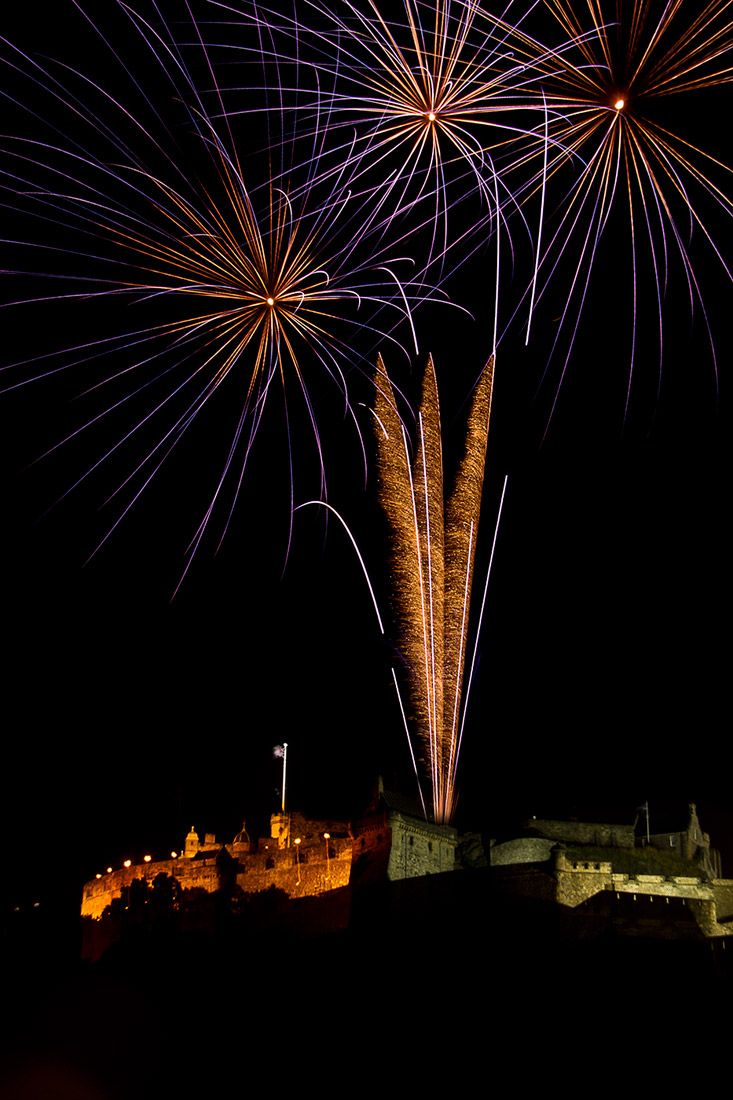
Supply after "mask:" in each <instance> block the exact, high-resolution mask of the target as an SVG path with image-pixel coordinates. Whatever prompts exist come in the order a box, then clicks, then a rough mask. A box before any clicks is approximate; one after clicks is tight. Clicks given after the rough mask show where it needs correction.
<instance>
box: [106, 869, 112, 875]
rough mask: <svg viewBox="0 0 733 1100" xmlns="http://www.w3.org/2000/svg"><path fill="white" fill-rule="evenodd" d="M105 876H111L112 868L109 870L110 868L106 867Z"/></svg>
mask: <svg viewBox="0 0 733 1100" xmlns="http://www.w3.org/2000/svg"><path fill="white" fill-rule="evenodd" d="M107 874H108V875H111V874H112V868H111V867H108V868H107Z"/></svg>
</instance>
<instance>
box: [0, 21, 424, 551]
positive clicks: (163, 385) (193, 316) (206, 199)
mask: <svg viewBox="0 0 733 1100" xmlns="http://www.w3.org/2000/svg"><path fill="white" fill-rule="evenodd" d="M123 9H124V11H125V12H126V13H127V16H128V19H129V26H128V28H127V30H128V33H129V32H130V30H132V31H133V32H134V34H135V35H136V39H135V41H136V44H137V49H138V50H139V51H142V53H143V55H145V56H147V58H148V60H149V61H151V62H152V70H153V72H152V77H153V80H152V83H153V87H152V91H151V93H150V95H149V96H148V95H147V94H144V93H143V91H142V89H141V85H140V78H139V77H138V76H137V75H135V76H134V77H133V75H132V70H131V68H128V67H126V65H125V64H123V62H122V61H121V59H120V57H119V55H118V53H117V52H115V51H114V50H113V49H112V47H111V46H109V45H108V44H107V40H106V39H105V38H103V37H102V35H101V32H99V31H98V29H97V28H96V27H95V26H94V25H93V24H91V23H90V24H89V27H88V28H87V30H88V33H90V34H92V37H93V40H94V39H96V43H97V45H98V47H99V48H100V49H102V50H104V51H105V59H106V60H107V62H108V67H109V65H111V64H112V63H114V65H115V71H114V77H115V88H116V91H115V94H114V95H113V94H112V93H108V92H107V91H105V89H104V86H103V85H102V84H101V83H100V82H99V80H98V79H97V78H96V77H94V76H90V75H86V74H81V73H79V72H77V71H76V70H75V69H73V68H72V67H71V66H70V65H66V64H62V63H58V64H53V63H50V62H45V68H44V69H41V68H40V66H38V65H37V64H36V63H35V61H34V60H33V59H32V58H31V57H30V56H29V55H28V54H24V53H23V52H22V51H21V50H20V49H19V48H14V47H7V49H6V55H5V57H4V63H5V64H4V69H5V73H6V76H7V77H8V78H10V79H9V82H10V81H12V84H13V87H14V89H15V90H14V92H13V94H12V95H10V93H6V100H7V101H8V102H10V103H11V104H12V105H13V109H14V113H15V114H16V115H17V117H19V118H20V125H19V127H18V133H17V135H15V136H12V137H7V138H6V139H5V141H4V150H3V152H4V163H5V166H4V170H3V185H4V188H5V195H6V199H5V204H6V206H8V207H11V208H13V209H14V210H16V211H18V212H19V213H20V214H21V215H22V216H23V217H24V218H25V219H26V222H27V223H28V224H29V225H30V227H31V230H30V231H31V233H34V234H35V235H34V236H33V235H31V236H29V237H28V238H26V239H24V240H23V241H19V242H13V243H14V244H16V245H20V246H21V247H30V248H33V249H35V250H36V252H37V251H38V250H39V249H41V250H45V255H46V256H47V257H48V258H49V260H48V263H49V267H48V270H47V271H43V270H41V271H40V272H38V271H37V272H35V273H29V272H27V271H25V272H24V271H21V270H20V269H18V270H15V271H12V272H10V274H12V275H14V276H15V277H16V279H17V278H20V277H22V276H24V275H29V274H35V276H36V277H38V276H51V277H53V279H54V282H55V285H58V284H59V283H61V284H63V283H66V284H71V287H70V289H68V290H67V289H66V288H64V289H62V290H59V291H58V292H57V293H56V294H52V295H49V294H48V293H46V294H44V295H40V294H31V295H29V296H28V298H27V299H23V300H21V301H17V302H15V303H13V305H15V306H16V307H17V308H18V309H19V310H23V309H28V308H30V307H36V311H38V309H40V308H41V307H42V306H43V304H44V303H46V304H49V303H50V304H54V303H55V304H56V305H58V304H59V303H63V304H64V305H66V306H68V307H69V310H71V309H72V308H73V309H75V310H77V311H78V319H77V320H76V321H75V325H76V326H77V327H78V328H80V329H84V330H86V329H87V326H88V325H89V323H90V312H89V311H90V307H91V309H92V311H93V312H94V317H93V319H92V323H94V322H96V321H98V320H99V319H100V318H102V319H103V323H104V324H105V325H108V324H109V325H112V324H119V314H120V307H121V306H123V305H124V306H126V307H128V308H127V309H126V310H125V314H126V317H125V320H126V321H127V318H128V317H129V316H130V313H131V312H133V313H134V312H135V310H137V312H138V315H139V316H141V317H142V318H143V322H142V323H139V327H137V326H136V327H133V328H130V327H128V328H118V329H117V330H116V331H115V332H114V334H113V335H102V336H100V337H99V339H91V338H90V339H87V340H86V341H85V342H83V343H76V344H73V345H68V346H63V347H61V348H59V349H52V351H51V352H49V353H48V354H47V355H46V357H45V358H44V359H43V360H41V361H40V363H39V365H38V367H37V368H36V370H29V369H28V361H27V360H25V361H24V362H23V363H21V364H18V365H16V367H15V368H13V367H9V368H6V370H5V376H6V378H8V379H9V381H8V382H7V386H8V388H9V387H10V386H13V385H18V384H25V383H27V382H28V381H29V380H30V378H31V377H33V378H34V379H36V378H39V377H41V378H43V377H48V376H49V375H50V374H53V373H55V372H57V371H59V370H62V369H67V368H68V369H71V368H72V367H74V368H76V369H77V370H79V369H81V370H86V371H88V372H90V374H91V372H94V377H93V378H91V379H90V380H89V381H86V380H85V383H84V389H85V391H87V392H93V393H94V394H95V395H98V394H99V393H101V392H103V389H104V384H107V385H108V386H109V387H110V389H112V390H113V391H114V393H115V397H114V399H112V400H110V401H108V402H107V403H106V404H104V403H102V405H101V406H99V405H97V406H96V407H95V411H94V414H93V415H92V416H90V417H89V419H87V420H86V421H84V422H82V424H81V425H80V426H79V427H77V428H76V429H75V431H74V432H73V435H78V434H79V432H82V431H84V430H85V429H89V428H91V427H92V425H99V424H100V422H104V423H107V422H109V423H110V424H112V423H115V424H116V423H117V422H118V418H119V417H120V415H123V416H126V417H127V421H126V424H125V427H124V429H122V430H119V435H118V437H117V438H116V439H114V438H113V439H112V441H111V442H108V444H107V447H106V450H105V453H104V455H103V457H102V458H101V459H100V460H99V461H98V462H96V463H94V465H93V466H92V467H91V468H90V470H88V473H89V472H91V471H92V470H94V469H95V468H97V467H98V466H99V465H100V464H101V463H103V462H105V461H106V460H109V459H110V458H111V456H112V455H113V454H118V453H120V454H121V453H123V452H124V453H128V454H129V453H132V455H133V457H132V460H131V462H132V470H131V472H130V473H129V474H128V475H127V476H126V477H125V478H124V480H123V482H122V484H121V485H120V486H119V487H118V488H117V489H116V491H115V493H114V494H113V496H115V497H116V498H117V499H121V498H122V497H123V494H126V498H125V499H124V502H123V504H122V507H121V509H120V513H119V516H118V518H117V520H116V521H114V522H113V523H112V525H111V528H110V531H111V530H113V529H114V527H115V526H116V525H117V523H118V522H119V520H120V519H121V518H122V516H123V515H124V514H125V513H126V512H127V511H128V510H129V508H130V507H131V506H132V504H133V503H134V501H135V500H136V499H137V498H138V496H139V494H140V493H141V492H142V490H143V489H144V488H145V486H146V485H147V484H148V483H149V481H150V479H151V478H152V476H153V475H154V474H155V472H156V471H157V470H158V469H159V467H160V465H161V464H162V462H163V461H164V460H165V459H166V457H167V456H168V455H169V454H170V453H171V451H172V450H173V449H174V448H176V447H177V446H178V444H179V443H180V441H181V440H182V439H183V438H184V437H185V436H186V435H187V434H188V433H190V431H191V427H192V425H193V424H194V423H195V422H197V421H198V419H199V417H200V414H201V413H202V411H203V410H204V409H205V408H207V407H209V406H210V405H211V404H212V403H213V399H214V398H215V397H217V398H219V397H221V395H222V394H225V395H226V397H225V398H224V400H225V401H226V402H227V407H228V408H232V407H233V408H235V409H236V410H238V411H237V412H236V413H235V416H234V418H233V428H232V435H231V438H230V441H229V442H228V443H227V444H226V446H225V447H224V448H222V452H221V453H222V459H223V466H222V468H220V472H219V473H218V474H217V475H216V476H215V483H214V490H213V493H212V494H211V498H210V502H209V504H208V506H207V508H206V511H205V514H204V517H203V519H202V521H201V524H200V526H199V529H198V531H197V533H196V536H195V538H194V540H193V542H192V544H191V548H190V549H191V551H192V552H193V551H195V549H196V547H197V546H198V545H199V544H200V541H201V539H202V537H203V535H204V532H205V531H206V529H207V526H208V524H209V522H210V520H211V516H212V513H213V511H214V508H215V507H223V513H222V514H223V516H224V517H226V516H227V515H229V516H231V508H232V507H233V502H234V500H236V496H237V493H238V491H239V487H240V486H241V483H242V479H243V476H244V472H245V467H246V464H247V462H248V458H249V455H250V453H251V450H252V446H253V443H254V439H255V435H256V433H257V430H258V427H259V425H260V423H261V420H262V417H263V412H264V409H265V405H266V403H267V402H268V399H269V395H270V394H271V392H272V391H273V390H274V389H275V388H277V387H279V388H281V390H282V393H283V406H284V409H285V415H286V423H287V425H288V440H289V439H290V435H291V432H290V417H291V415H292V413H291V412H290V405H289V404H288V400H287V391H288V389H289V388H291V387H292V386H295V388H296V390H297V392H298V393H299V394H300V396H301V398H302V402H303V407H304V410H305V415H306V420H307V421H308V422H309V423H310V426H311V429H312V433H313V437H314V439H315V441H316V447H317V453H318V457H319V462H320V490H321V492H322V493H323V492H325V474H324V469H323V460H322V457H321V448H320V440H319V428H318V422H317V418H316V413H315V410H314V406H313V402H312V399H311V396H310V390H309V380H308V372H309V371H311V372H312V371H315V370H317V369H320V370H321V371H322V372H325V374H326V375H327V376H330V378H331V379H332V380H333V381H334V382H335V383H336V385H337V386H338V387H339V389H340V390H341V392H342V395H343V402H344V408H345V409H346V411H347V412H348V413H350V412H351V400H350V395H349V388H348V385H347V374H348V372H349V371H351V370H353V368H354V367H355V366H356V367H358V366H359V363H360V354H359V353H358V352H356V351H355V350H354V343H355V340H354V332H356V331H358V332H359V333H361V335H362V337H363V338H364V342H365V345H366V350H367V352H368V351H369V345H370V344H372V343H374V342H376V341H377V340H378V339H381V338H382V336H383V332H384V329H385V328H388V329H390V328H393V327H394V325H395V324H396V323H398V322H399V319H400V317H405V315H406V314H409V310H410V295H411V294H412V291H411V288H410V286H409V285H406V284H404V283H403V281H402V280H401V278H400V277H399V272H398V271H397V270H395V264H394V263H392V262H391V260H393V259H394V253H393V252H392V254H390V252H389V246H387V245H385V246H384V247H383V248H381V249H378V248H374V247H370V246H368V244H364V233H363V232H362V224H361V223H360V222H359V219H358V216H357V217H356V218H355V215H354V211H353V206H352V205H350V204H349V196H348V190H347V189H346V184H347V183H348V179H347V178H346V177H343V178H342V179H339V180H330V181H324V180H323V179H321V180H320V185H319V184H318V183H317V182H316V181H315V180H314V178H313V177H314V170H313V163H312V160H311V162H309V163H308V164H305V165H299V164H295V165H294V166H293V169H292V176H288V177H285V176H284V175H283V173H282V171H281V168H280V166H278V169H277V170H274V169H273V168H272V165H271V164H268V162H267V161H266V162H265V171H264V172H263V171H262V167H263V166H262V164H261V163H260V162H259V161H257V160H255V161H254V162H252V161H251V158H250V161H248V162H247V163H246V164H245V162H244V161H243V159H242V155H241V153H240V146H241V147H243V148H244V150H245V152H248V151H249V149H250V140H249V138H250V135H249V133H248V132H246V131H245V132H244V133H238V132H237V130H236V121H235V120H232V119H231V118H230V117H229V116H228V115H227V113H226V111H224V109H223V105H222V102H221V99H220V97H218V95H217V88H216V84H214V87H213V91H212V89H211V87H210V85H211V79H212V74H213V69H210V66H209V64H208V60H209V59H208V53H207V51H206V49H205V47H204V46H203V45H202V44H201V45H200V50H199V56H198V64H199V65H203V66H204V68H205V70H206V72H207V74H208V80H209V90H208V93H207V94H208V96H209V100H208V102H211V96H212V95H213V96H214V98H215V99H216V102H217V104H218V110H217V111H216V112H215V111H213V110H207V109H206V108H205V106H204V99H205V97H204V95H203V94H201V93H200V92H199V90H198V86H197V83H196V81H195V79H194V76H193V75H192V73H193V71H194V69H193V62H192V60H191V57H190V53H188V54H187V53H184V51H183V50H182V49H180V48H179V47H178V46H177V44H176V42H175V41H174V39H173V37H172V35H171V32H170V30H169V28H168V26H167V25H166V24H165V23H163V22H161V21H160V19H159V20H158V21H157V23H156V24H155V25H153V24H152V23H148V22H146V21H145V20H144V19H143V18H142V16H141V15H140V14H139V13H136V12H133V11H132V10H131V9H129V8H127V7H126V6H123ZM192 26H193V30H194V32H197V30H198V28H197V26H196V24H193V25H192ZM97 36H98V37H97ZM133 60H134V61H135V62H137V61H138V60H139V56H138V54H137V53H135V54H134V58H133ZM46 70H47V71H46ZM62 77H63V83H62V82H61V78H62ZM214 79H215V78H214ZM119 80H121V81H122V82H123V85H124V87H125V88H126V89H127V90H128V91H129V92H130V98H131V103H129V104H127V103H125V105H123V98H122V96H121V95H120V94H119V91H118V90H117V84H116V82H118V81H119ZM166 105H170V106H171V113H172V118H171V119H165V110H166ZM143 107H147V114H145V113H144V112H143ZM46 118H47V119H48V122H47V123H46V122H45V119H46ZM317 146H318V135H316V137H315V140H314V149H316V151H317ZM314 155H315V154H314ZM315 174H316V175H317V173H315ZM263 177H264V182H262V180H263ZM251 181H254V182H251ZM303 181H305V183H303ZM59 256H61V257H62V263H61V265H60V266H59V265H57V264H56V262H55V258H57V257H59ZM420 293H421V294H423V295H424V293H425V289H424V286H423V287H422V288H421V291H420ZM131 305H132V306H134V307H135V308H134V309H133V310H130V308H129V307H130V306H131ZM385 310H386V311H387V313H386V314H385V312H384V311H385ZM380 311H381V315H380ZM389 313H391V317H390V316H388V314H389ZM376 315H379V316H376ZM375 317H376V319H375ZM70 323H71V321H70V319H69V318H67V319H66V324H67V325H69V324H70ZM127 324H128V325H129V324H130V322H129V321H127ZM392 338H393V339H397V337H392ZM49 362H50V364H51V365H49ZM110 363H111V364H112V365H111V366H110V365H109V364H110ZM14 369H15V370H16V374H14V373H13V370H14ZM122 383H124V385H123V388H122V390H120V385H121V384H122ZM125 386H126V389H125ZM128 409H129V410H133V409H134V410H135V412H134V415H133V414H132V413H130V414H129V415H128ZM116 430H117V429H116ZM151 439H152V442H151ZM136 445H137V447H138V449H137V451H136V452H135V451H134V447H135V446H136ZM289 467H290V471H291V493H290V496H291V501H292V495H293V493H292V469H293V463H292V458H290V459H289ZM83 476H84V477H86V476H87V474H84V475H83ZM82 480H83V478H82ZM227 495H228V499H226V498H227ZM228 522H229V521H228V519H226V518H224V520H223V523H222V528H223V529H226V526H227V524H228Z"/></svg>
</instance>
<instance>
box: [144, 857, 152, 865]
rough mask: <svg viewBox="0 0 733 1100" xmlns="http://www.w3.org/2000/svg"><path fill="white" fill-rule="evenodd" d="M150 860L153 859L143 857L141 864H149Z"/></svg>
mask: <svg viewBox="0 0 733 1100" xmlns="http://www.w3.org/2000/svg"><path fill="white" fill-rule="evenodd" d="M152 858H153V857H152V856H143V862H144V863H150V860H151V859H152Z"/></svg>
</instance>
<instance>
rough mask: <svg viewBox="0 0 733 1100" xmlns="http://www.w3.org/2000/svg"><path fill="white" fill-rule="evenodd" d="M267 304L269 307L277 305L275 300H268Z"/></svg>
mask: <svg viewBox="0 0 733 1100" xmlns="http://www.w3.org/2000/svg"><path fill="white" fill-rule="evenodd" d="M267 304H268V306H274V305H275V299H274V298H268V299H267Z"/></svg>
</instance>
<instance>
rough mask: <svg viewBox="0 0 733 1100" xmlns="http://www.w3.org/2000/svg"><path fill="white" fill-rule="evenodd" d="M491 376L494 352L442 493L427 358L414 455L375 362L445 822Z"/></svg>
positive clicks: (380, 436) (402, 604) (409, 651)
mask: <svg viewBox="0 0 733 1100" xmlns="http://www.w3.org/2000/svg"><path fill="white" fill-rule="evenodd" d="M493 373H494V360H493V357H492V359H491V360H490V361H489V363H488V364H487V366H486V368H485V370H484V372H483V374H482V375H481V378H480V380H479V383H478V385H477V387H476V390H475V393H474V396H473V400H472V404H471V410H470V413H469V417H468V424H467V429H466V445H465V452H464V455H463V458H462V460H461V462H460V465H459V468H458V471H457V474H456V479H455V484H454V487H453V490H452V492H451V494H450V496H449V497H448V498H447V499H445V497H444V492H443V459H442V442H441V427H440V409H439V403H438V389H437V383H436V378H435V370H434V367H433V361H432V358H431V359H429V361H428V365H427V369H426V371H425V376H424V379H423V394H422V401H421V405H420V410H419V415H418V443H417V449H416V452H415V458H414V461H411V460H410V450H409V443H408V439H407V435H406V433H405V429H404V425H403V424H402V422H401V420H400V417H399V415H398V413H397V407H396V404H395V396H394V392H393V390H392V386H391V384H390V381H389V377H388V375H387V372H386V370H385V367H384V363H383V361H382V360H381V359H380V360H379V362H378V366H377V375H376V399H375V406H374V413H375V423H376V425H377V426H376V436H377V455H378V471H379V495H380V500H381V503H382V506H383V508H384V511H385V514H386V516H387V518H388V521H389V524H390V529H391V532H392V552H391V557H390V565H391V579H392V590H393V593H394V598H395V605H396V610H397V615H398V618H399V624H400V634H401V643H402V644H401V649H402V655H403V658H404V661H405V664H406V666H407V669H408V675H409V692H410V700H411V705H412V717H413V721H414V726H415V728H416V731H417V741H418V743H419V745H420V748H421V752H422V758H423V761H424V762H425V763H426V765H427V770H428V773H429V776H430V781H431V785H432V799H433V813H434V818H435V820H436V821H438V822H443V823H444V822H448V821H450V819H451V816H452V814H453V811H454V809H455V802H456V768H457V764H458V749H459V745H460V731H461V728H462V722H461V685H462V682H463V670H464V666H465V660H466V648H467V639H468V617H469V608H470V603H471V586H472V580H473V571H474V562H475V557H476V539H477V534H478V523H479V514H480V510H481V493H482V488H483V479H484V463H485V457H486V444H487V438H488V430H489V416H490V412H491V395H492V388H493Z"/></svg>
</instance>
